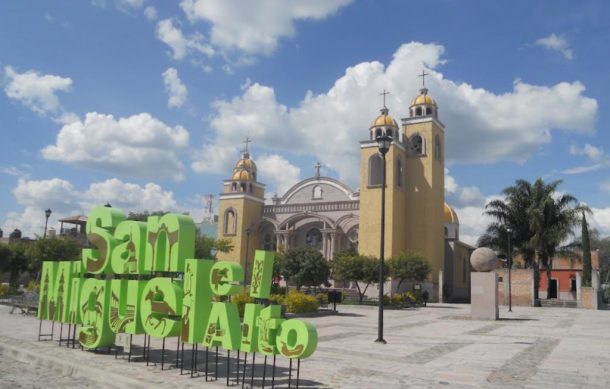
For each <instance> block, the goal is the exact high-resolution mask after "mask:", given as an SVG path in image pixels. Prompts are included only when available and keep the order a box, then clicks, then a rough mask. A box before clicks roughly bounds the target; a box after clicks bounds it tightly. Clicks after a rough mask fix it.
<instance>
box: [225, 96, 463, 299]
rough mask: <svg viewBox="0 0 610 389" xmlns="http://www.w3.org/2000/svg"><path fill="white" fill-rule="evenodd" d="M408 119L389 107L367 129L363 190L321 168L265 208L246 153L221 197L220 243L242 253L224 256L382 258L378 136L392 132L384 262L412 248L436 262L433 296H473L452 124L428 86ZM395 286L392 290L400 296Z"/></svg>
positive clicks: (429, 286) (362, 163)
mask: <svg viewBox="0 0 610 389" xmlns="http://www.w3.org/2000/svg"><path fill="white" fill-rule="evenodd" d="M400 122H401V123H400V125H398V123H397V122H396V120H394V118H392V116H390V115H389V110H388V109H387V108H386V107H385V106H384V107H383V108H382V109H381V115H379V116H378V117H377V118H375V119H374V120H373V122H372V124H371V125H370V126H369V128H368V133H367V132H366V131H363V133H362V138H364V139H363V140H362V141H361V142H360V167H359V171H360V182H359V183H360V188H359V190H356V191H353V190H352V189H351V188H349V187H348V186H347V185H345V184H343V183H341V182H340V181H338V180H335V179H332V178H330V177H322V176H320V170H319V167H320V166H319V164H318V165H317V166H316V174H315V176H314V177H310V178H308V179H306V180H303V181H301V182H299V183H297V184H295V185H294V186H293V187H292V188H291V189H289V190H288V191H287V192H286V193H285V194H283V195H282V196H274V197H273V198H272V199H271V200H272V201H271V204H265V193H264V189H265V187H264V184H262V183H259V182H258V181H257V174H258V171H257V167H256V164H255V163H254V161H253V160H252V159H250V155H249V153H248V151H247V149H246V152H244V155H243V156H242V158H241V159H240V160H239V161H238V162H237V163H236V165H235V168H234V170H233V173H232V176H231V178H230V179H228V180H225V181H224V187H223V193H221V194H220V196H219V211H218V214H219V223H218V237H219V238H224V239H228V240H229V241H230V242H231V244H232V245H233V246H234V250H233V251H232V252H231V253H228V254H224V253H219V254H218V258H219V259H222V260H237V259H239V261H240V262H241V263H242V265H246V263H247V262H248V261H250V263H251V260H252V258H253V255H254V250H255V249H267V250H276V249H278V248H279V247H283V248H284V249H289V248H292V247H299V246H304V245H308V246H310V247H313V248H315V249H318V250H320V252H321V253H322V254H323V255H324V256H325V257H326V258H327V259H329V260H330V259H332V257H333V255H334V254H335V253H336V252H338V251H340V250H344V249H347V248H356V249H357V250H358V252H359V253H360V254H363V255H370V256H374V257H378V256H379V254H380V238H381V235H380V232H381V225H380V223H381V186H382V178H383V160H382V157H381V155H380V153H379V149H378V144H377V141H376V139H377V137H379V136H382V135H387V136H390V137H391V138H392V142H391V145H390V148H389V150H388V153H387V154H386V187H385V196H386V198H385V209H386V213H385V245H384V254H385V258H386V259H387V258H391V257H394V256H398V255H400V254H401V253H405V252H415V253H418V254H420V255H422V256H424V257H425V258H426V259H427V260H428V261H429V262H430V264H431V266H432V274H431V275H430V277H429V279H428V282H427V283H426V284H425V285H424V287H425V288H426V289H428V290H429V292H430V295H431V296H432V299H433V300H436V301H438V300H441V301H442V300H443V297H444V299H445V300H446V301H465V300H467V299H468V295H469V282H470V268H469V262H468V258H469V253H470V251H471V250H472V248H471V247H470V246H468V245H466V244H464V243H462V242H460V241H459V221H458V218H457V214H456V213H455V211H454V210H453V209H452V208H451V207H449V205H447V204H446V203H445V200H444V168H445V164H444V159H445V158H444V147H445V142H444V138H445V136H444V135H445V126H444V125H443V123H442V122H441V121H440V120H439V118H438V106H437V104H436V101H435V100H434V99H433V98H432V97H431V96H430V95H429V94H428V90H427V89H426V88H422V89H421V90H420V94H419V95H418V96H416V97H415V98H414V99H413V101H412V102H411V105H410V106H409V107H408V110H407V112H406V115H405V117H404V118H402V119H401V120H400ZM246 145H247V144H246ZM389 283H390V285H389V287H388V288H387V289H386V290H389V291H390V293H393V292H394V291H395V288H393V287H392V283H391V281H390V282H389ZM406 287H409V286H408V285H407V286H406ZM371 292H374V290H371Z"/></svg>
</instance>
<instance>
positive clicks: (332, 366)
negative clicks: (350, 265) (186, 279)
mask: <svg viewBox="0 0 610 389" xmlns="http://www.w3.org/2000/svg"><path fill="white" fill-rule="evenodd" d="M339 311H340V313H339V314H338V315H330V316H320V317H313V318H306V319H304V320H307V321H310V322H312V323H314V324H315V325H316V326H317V328H318V335H319V344H318V350H317V351H316V353H315V354H314V355H313V356H312V357H311V358H310V359H307V360H305V361H303V362H302V363H301V370H300V387H301V388H310V387H323V388H380V389H381V388H384V389H386V388H410V387H414V388H437V387H442V388H445V387H489V388H491V387H493V388H495V387H511V388H512V387H526V388H607V387H610V331H609V329H610V312H608V311H589V310H579V309H569V308H530V307H514V308H513V312H512V313H509V312H506V308H505V307H501V308H500V316H501V320H498V321H477V320H470V319H469V312H470V306H469V305H450V304H429V306H428V307H425V308H418V309H404V310H386V314H385V317H384V318H385V332H384V335H385V339H386V340H387V342H388V343H387V344H385V345H383V344H377V343H374V342H373V340H374V339H375V338H376V336H377V309H376V308H375V307H357V306H339ZM66 328H67V327H66ZM56 330H57V329H56ZM17 331H19V332H17ZM37 333H38V321H37V320H36V319H35V318H32V317H24V316H21V315H19V314H13V315H9V314H8V309H7V307H3V306H0V374H1V375H0V387H19V386H21V387H66V386H72V387H74V386H78V387H130V388H131V387H136V388H137V387H161V386H166V387H167V386H168V385H172V386H180V387H194V386H197V387H201V386H203V387H225V386H224V383H225V382H226V375H223V374H224V373H222V372H223V371H224V370H223V369H224V366H225V365H224V362H223V358H225V356H226V353H225V354H222V355H221V358H220V360H221V367H220V371H221V372H220V374H219V382H216V383H214V382H205V380H204V379H203V378H202V377H199V378H194V379H190V378H188V375H182V376H181V375H180V371H179V369H178V370H176V369H175V368H173V369H170V370H167V371H161V369H160V366H159V355H158V354H157V356H156V357H154V358H153V360H154V362H155V363H156V364H153V365H151V366H148V367H147V366H146V364H145V363H144V362H143V361H142V360H141V357H140V358H139V359H138V358H136V359H135V361H134V362H132V363H127V361H126V360H115V359H114V355H113V354H112V355H107V354H106V355H104V354H95V353H92V352H83V351H79V350H72V349H66V348H65V347H62V348H59V347H58V346H57V345H56V342H36V335H37ZM140 338H141V337H140ZM137 341H140V342H141V339H136V337H134V343H137ZM154 347H155V348H160V343H158V342H157V344H155V345H154ZM167 347H168V348H173V349H175V339H170V340H168V341H167ZM173 353H174V354H172V352H171V351H168V354H166V355H167V356H166V358H168V359H169V360H170V361H171V360H172V358H173V356H175V351H174V352H173ZM232 356H233V357H234V353H232ZM242 356H243V354H242ZM225 359H226V358H225ZM261 360H262V357H261V356H260V355H258V356H257V363H258V364H259V365H258V366H259V370H257V371H256V381H255V386H257V387H260V386H261V383H262V381H261V378H262V366H261V365H260V362H262V361H261ZM77 363H78V365H77ZM234 363H235V360H234V359H233V362H232V364H233V365H234ZM269 363H270V361H269ZM286 367H287V362H286V361H285V360H284V359H283V358H278V367H277V373H278V374H277V380H276V382H275V384H276V387H287V383H288V380H287V369H286ZM37 368H38V370H37ZM16 369H19V372H22V373H23V374H18V373H16V372H15V370H16ZM45 369H54V371H56V372H57V373H56V376H55V377H57V378H53V379H52V380H51V379H50V377H53V376H52V375H50V374H48V372H45V371H44V370H45ZM37 374H38V375H37ZM266 374H267V381H266V386H267V387H270V377H269V375H270V365H268V367H267V370H266ZM20 376H22V377H21V381H20ZM7 377H8V378H7ZM38 382H40V384H38ZM67 382H68V383H70V384H69V385H66V383H67ZM292 383H293V385H294V377H293V381H292ZM240 386H241V385H240ZM246 386H248V385H246Z"/></svg>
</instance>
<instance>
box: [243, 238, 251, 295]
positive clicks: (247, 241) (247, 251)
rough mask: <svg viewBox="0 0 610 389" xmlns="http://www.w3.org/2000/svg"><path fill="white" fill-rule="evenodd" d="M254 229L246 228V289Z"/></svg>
mask: <svg viewBox="0 0 610 389" xmlns="http://www.w3.org/2000/svg"><path fill="white" fill-rule="evenodd" d="M251 232H252V229H251V228H250V227H248V228H246V264H245V269H244V291H245V290H246V285H248V253H249V252H250V233H251Z"/></svg>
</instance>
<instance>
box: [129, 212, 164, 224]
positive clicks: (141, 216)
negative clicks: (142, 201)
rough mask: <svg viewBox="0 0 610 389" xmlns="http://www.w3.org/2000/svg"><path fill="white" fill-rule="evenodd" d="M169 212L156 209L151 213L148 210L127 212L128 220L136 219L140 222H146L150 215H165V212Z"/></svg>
mask: <svg viewBox="0 0 610 389" xmlns="http://www.w3.org/2000/svg"><path fill="white" fill-rule="evenodd" d="M167 213H169V212H168V211H154V212H152V213H149V212H148V210H145V211H142V212H131V211H130V212H129V213H128V214H127V220H135V221H138V222H145V221H147V220H148V217H149V216H163V215H165V214H167Z"/></svg>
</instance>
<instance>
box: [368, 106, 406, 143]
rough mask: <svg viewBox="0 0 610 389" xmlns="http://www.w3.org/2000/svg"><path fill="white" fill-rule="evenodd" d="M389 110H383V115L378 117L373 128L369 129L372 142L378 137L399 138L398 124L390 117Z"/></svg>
mask: <svg viewBox="0 0 610 389" xmlns="http://www.w3.org/2000/svg"><path fill="white" fill-rule="evenodd" d="M389 112H390V111H389V109H387V108H386V107H383V108H381V115H379V116H377V118H375V120H373V123H372V124H371V127H369V134H370V138H371V140H372V141H374V140H375V139H377V138H378V137H380V136H382V135H385V136H389V137H390V138H393V139H397V138H398V136H399V131H398V124H397V123H396V120H394V118H393V117H391V116H390V115H388V113H389Z"/></svg>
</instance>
